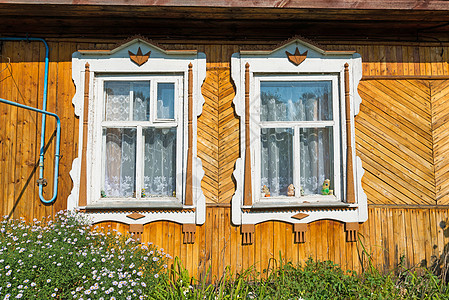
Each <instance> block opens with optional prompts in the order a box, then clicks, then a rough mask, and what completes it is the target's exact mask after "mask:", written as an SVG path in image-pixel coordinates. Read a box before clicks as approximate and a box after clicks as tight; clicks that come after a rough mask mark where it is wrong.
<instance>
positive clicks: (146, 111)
mask: <svg viewBox="0 0 449 300" xmlns="http://www.w3.org/2000/svg"><path fill="white" fill-rule="evenodd" d="M132 87H133V91H134V93H133V94H134V101H133V104H134V108H133V120H134V121H149V120H150V82H149V81H137V82H133V84H132Z"/></svg>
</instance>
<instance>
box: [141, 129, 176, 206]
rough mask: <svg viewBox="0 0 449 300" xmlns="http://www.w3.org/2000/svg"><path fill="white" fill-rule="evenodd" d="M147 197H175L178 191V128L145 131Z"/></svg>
mask: <svg viewBox="0 0 449 300" xmlns="http://www.w3.org/2000/svg"><path fill="white" fill-rule="evenodd" d="M143 135H144V139H145V150H144V189H145V190H144V191H143V192H144V193H142V194H144V195H145V197H154V196H174V195H175V191H176V128H170V129H156V128H147V129H144V130H143Z"/></svg>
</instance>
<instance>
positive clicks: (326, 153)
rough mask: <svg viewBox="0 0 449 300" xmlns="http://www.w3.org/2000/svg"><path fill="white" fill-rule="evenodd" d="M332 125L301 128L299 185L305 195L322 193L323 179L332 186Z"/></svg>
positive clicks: (331, 188)
mask: <svg viewBox="0 0 449 300" xmlns="http://www.w3.org/2000/svg"><path fill="white" fill-rule="evenodd" d="M333 147H334V146H333V137H332V127H326V128H301V130H300V156H301V170H300V172H301V187H302V188H303V190H304V194H305V195H313V194H320V195H321V194H322V189H323V183H324V180H326V179H329V180H330V187H329V189H330V190H333V189H334V188H333V187H334V182H333V179H334V168H333V166H334V153H333V150H334V149H333Z"/></svg>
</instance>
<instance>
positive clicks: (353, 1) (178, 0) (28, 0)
mask: <svg viewBox="0 0 449 300" xmlns="http://www.w3.org/2000/svg"><path fill="white" fill-rule="evenodd" d="M0 3H9V4H36V3H39V4H52V5H110V6H163V7H183V6H184V7H185V6H194V7H227V8H304V9H319V8H338V9H379V7H382V9H400V10H445V9H448V3H447V1H444V0H430V1H420V0H396V1H388V0H377V1H376V0H365V1H359V0H333V1H329V0H280V1H272V0H258V1H243V0H209V1H204V0H162V1H161V0H133V1H129V0H76V1H73V0H37V1H36V0H0Z"/></svg>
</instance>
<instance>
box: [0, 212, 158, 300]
mask: <svg viewBox="0 0 449 300" xmlns="http://www.w3.org/2000/svg"><path fill="white" fill-rule="evenodd" d="M0 226H1V227H0V298H2V299H3V298H5V299H8V298H9V297H10V298H23V299H52V298H56V299H67V298H69V297H70V299H81V298H84V299H88V298H90V299H101V298H104V297H107V299H111V298H112V299H114V298H117V299H136V298H137V299H138V298H142V299H145V298H147V297H146V296H145V295H148V294H151V293H152V292H153V289H154V288H156V287H157V285H158V284H159V282H160V281H161V280H163V279H162V278H161V277H159V274H160V273H161V271H162V270H163V269H164V266H166V254H165V253H163V250H162V249H161V250H157V249H156V248H155V247H154V246H153V245H141V244H139V243H137V242H136V241H134V240H133V239H132V238H131V237H129V236H122V235H121V234H120V233H118V232H117V233H115V232H111V231H107V230H105V229H104V228H96V229H93V228H91V226H90V225H88V222H87V220H86V219H84V218H82V216H80V214H75V213H67V212H60V213H58V214H57V215H56V216H55V217H54V218H53V219H50V218H49V219H47V220H42V221H38V220H34V221H33V223H31V224H27V223H26V222H25V221H24V220H11V221H7V220H6V219H5V220H4V221H3V222H1V225H0Z"/></svg>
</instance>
